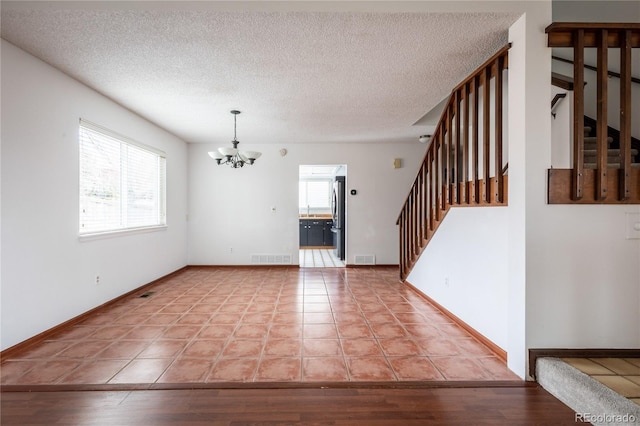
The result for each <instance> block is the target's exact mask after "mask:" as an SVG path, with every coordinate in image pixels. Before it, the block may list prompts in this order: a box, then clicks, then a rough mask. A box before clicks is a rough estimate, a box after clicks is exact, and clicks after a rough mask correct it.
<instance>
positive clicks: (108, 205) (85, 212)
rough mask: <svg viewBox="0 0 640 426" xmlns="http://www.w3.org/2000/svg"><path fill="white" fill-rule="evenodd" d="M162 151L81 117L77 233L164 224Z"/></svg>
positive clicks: (163, 156) (96, 232) (163, 160)
mask: <svg viewBox="0 0 640 426" xmlns="http://www.w3.org/2000/svg"><path fill="white" fill-rule="evenodd" d="M165 162H166V160H165V155H164V153H163V152H160V151H157V150H155V149H153V148H149V147H146V146H144V145H142V144H139V143H137V142H134V141H132V140H130V139H127V138H126V137H123V136H120V135H118V134H115V133H113V132H111V131H109V130H107V129H104V128H102V127H100V126H97V125H95V124H93V123H90V122H87V121H85V120H80V235H83V234H98V233H106V232H113V231H121V230H128V229H139V228H149V227H155V226H163V225H165V224H166V214H165V208H166V207H165V180H166V179H165V169H166V165H165Z"/></svg>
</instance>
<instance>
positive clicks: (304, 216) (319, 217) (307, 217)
mask: <svg viewBox="0 0 640 426" xmlns="http://www.w3.org/2000/svg"><path fill="white" fill-rule="evenodd" d="M298 218H299V219H326V220H329V219H333V218H332V216H331V215H330V214H326V215H322V214H319V215H309V216H307V215H306V214H301V215H300V216H298Z"/></svg>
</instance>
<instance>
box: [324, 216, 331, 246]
mask: <svg viewBox="0 0 640 426" xmlns="http://www.w3.org/2000/svg"><path fill="white" fill-rule="evenodd" d="M332 227H333V220H325V221H324V232H323V237H324V241H323V244H322V245H323V246H327V247H333V233H332V232H331V228H332Z"/></svg>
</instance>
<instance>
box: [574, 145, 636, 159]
mask: <svg viewBox="0 0 640 426" xmlns="http://www.w3.org/2000/svg"><path fill="white" fill-rule="evenodd" d="M596 154H597V151H596V150H595V149H586V148H585V150H584V161H587V158H593V159H594V160H595V158H596ZM636 155H638V150H637V149H632V150H631V156H632V157H634V156H636ZM607 157H609V158H610V159H612V158H613V159H620V150H619V149H617V148H615V149H612V148H609V149H608V150H607Z"/></svg>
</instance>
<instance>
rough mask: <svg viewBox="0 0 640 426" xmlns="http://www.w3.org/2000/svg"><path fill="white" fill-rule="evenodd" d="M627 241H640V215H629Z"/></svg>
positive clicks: (627, 215)
mask: <svg viewBox="0 0 640 426" xmlns="http://www.w3.org/2000/svg"><path fill="white" fill-rule="evenodd" d="M626 217H627V220H626V222H627V240H635V239H640V213H627V214H626Z"/></svg>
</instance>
